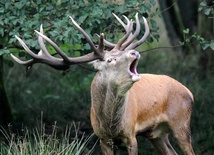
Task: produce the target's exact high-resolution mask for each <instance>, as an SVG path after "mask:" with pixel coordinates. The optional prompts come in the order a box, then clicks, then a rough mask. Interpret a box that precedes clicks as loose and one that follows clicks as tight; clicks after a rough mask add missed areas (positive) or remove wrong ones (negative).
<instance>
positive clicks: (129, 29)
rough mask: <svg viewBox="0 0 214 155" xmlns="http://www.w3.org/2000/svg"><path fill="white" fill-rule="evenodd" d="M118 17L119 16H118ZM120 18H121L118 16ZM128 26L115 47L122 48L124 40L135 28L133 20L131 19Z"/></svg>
mask: <svg viewBox="0 0 214 155" xmlns="http://www.w3.org/2000/svg"><path fill="white" fill-rule="evenodd" d="M116 17H117V16H116ZM118 19H119V18H118ZM126 26H127V27H128V28H127V30H126V34H125V35H124V36H123V37H122V38H121V39H120V40H119V41H118V43H117V45H116V46H115V47H114V49H120V47H121V46H122V44H123V43H124V41H125V40H126V39H127V38H128V37H129V36H130V34H131V32H132V29H133V21H132V20H131V21H129V20H128V23H127V25H126ZM125 29H126V28H125Z"/></svg>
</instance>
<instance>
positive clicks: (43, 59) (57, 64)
mask: <svg viewBox="0 0 214 155" xmlns="http://www.w3.org/2000/svg"><path fill="white" fill-rule="evenodd" d="M69 18H70V19H71V21H72V23H73V24H74V26H75V27H76V28H77V29H78V30H79V31H80V32H81V33H82V35H83V36H84V37H85V39H86V41H87V42H88V43H89V45H90V47H91V49H92V50H93V51H94V52H92V53H89V54H87V55H83V56H80V57H68V56H67V55H66V54H65V53H64V52H63V51H62V50H61V49H60V48H59V47H58V46H57V45H56V44H55V43H54V42H53V41H52V40H51V39H50V38H48V37H47V36H45V35H44V34H43V28H42V25H41V26H40V32H38V31H36V30H35V32H36V33H37V34H38V43H39V46H40V48H41V50H40V51H39V53H38V54H36V53H34V52H33V51H31V50H30V48H29V47H28V46H27V45H26V44H25V42H24V41H23V40H22V39H21V38H19V37H18V36H15V37H16V39H17V40H18V41H19V43H20V44H21V45H22V47H23V48H24V49H25V50H26V51H27V53H28V54H29V55H30V56H31V57H32V59H30V60H27V61H22V60H20V59H18V58H17V57H15V56H14V55H13V54H11V56H12V58H13V59H14V60H15V61H16V62H18V63H20V64H22V65H25V66H27V68H29V67H31V66H32V65H33V64H35V63H44V64H48V65H49V66H51V67H53V68H55V69H60V70H66V69H68V68H69V66H70V65H72V64H79V63H85V62H90V61H93V60H96V59H101V60H102V59H103V57H104V53H103V52H104V45H103V44H104V43H103V42H104V39H103V37H104V35H103V34H101V35H100V43H99V46H98V47H97V48H96V46H95V45H94V43H93V42H92V40H91V39H90V37H89V36H88V35H87V33H86V32H85V31H84V30H83V29H82V28H81V27H80V26H79V25H78V24H77V23H76V22H75V21H74V19H73V18H72V17H71V16H69ZM44 40H46V41H47V42H48V43H49V44H50V45H51V46H52V47H53V48H54V49H55V50H56V52H57V53H58V54H59V55H60V57H61V58H57V57H53V56H52V55H50V54H49V52H48V50H47V48H46V46H45V43H44Z"/></svg>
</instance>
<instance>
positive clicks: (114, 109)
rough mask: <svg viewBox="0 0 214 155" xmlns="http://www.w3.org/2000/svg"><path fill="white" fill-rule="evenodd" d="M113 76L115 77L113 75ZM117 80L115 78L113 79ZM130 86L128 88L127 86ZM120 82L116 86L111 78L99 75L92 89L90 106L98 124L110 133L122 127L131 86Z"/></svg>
mask: <svg viewBox="0 0 214 155" xmlns="http://www.w3.org/2000/svg"><path fill="white" fill-rule="evenodd" d="M114 76H115V75H114ZM115 78H117V77H115ZM129 85H130V86H129ZM129 85H128V84H127V83H125V82H121V83H120V84H118V83H117V84H116V83H115V82H114V80H113V81H112V80H111V78H107V77H105V76H103V75H102V74H100V73H97V75H96V76H95V78H94V80H93V83H92V88H91V95H92V106H93V108H94V111H95V113H96V115H98V116H99V119H100V120H99V121H100V123H101V124H102V125H103V126H104V127H105V126H106V128H108V127H110V129H111V131H112V130H115V129H116V128H118V126H120V125H122V124H121V123H122V118H123V115H124V112H125V109H126V106H127V104H126V103H127V100H128V92H127V90H128V89H129V88H130V87H131V85H132V84H129Z"/></svg>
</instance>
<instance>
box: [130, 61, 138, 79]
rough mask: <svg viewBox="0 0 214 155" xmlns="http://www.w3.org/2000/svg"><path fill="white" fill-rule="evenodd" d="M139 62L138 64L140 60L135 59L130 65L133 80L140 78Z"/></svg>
mask: <svg viewBox="0 0 214 155" xmlns="http://www.w3.org/2000/svg"><path fill="white" fill-rule="evenodd" d="M137 64H138V60H137V59H135V60H134V61H133V62H132V63H131V65H130V68H129V70H130V72H131V76H132V81H134V82H135V81H138V80H139V79H140V76H139V74H138V73H137Z"/></svg>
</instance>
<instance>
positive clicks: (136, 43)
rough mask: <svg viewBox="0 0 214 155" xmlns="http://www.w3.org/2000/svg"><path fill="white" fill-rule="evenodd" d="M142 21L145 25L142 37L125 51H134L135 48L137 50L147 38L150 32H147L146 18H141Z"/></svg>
mask: <svg viewBox="0 0 214 155" xmlns="http://www.w3.org/2000/svg"><path fill="white" fill-rule="evenodd" d="M143 21H144V25H145V33H144V35H143V37H142V38H141V39H140V40H138V41H137V42H135V43H133V44H131V45H130V46H128V47H127V48H126V50H130V49H135V48H137V47H138V46H140V45H141V44H142V43H143V42H144V41H145V40H146V38H147V37H148V36H149V32H150V30H149V25H148V22H147V20H146V18H144V17H143Z"/></svg>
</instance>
